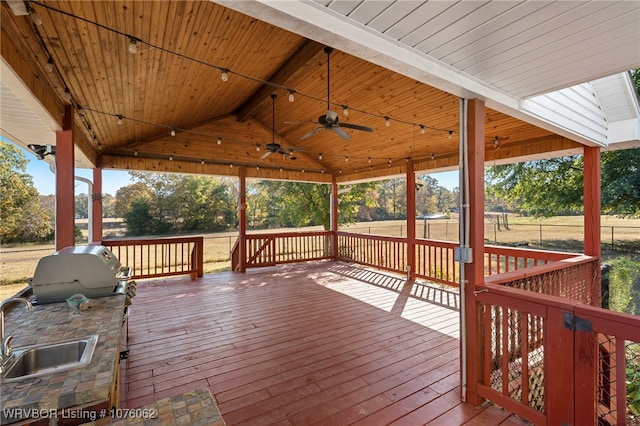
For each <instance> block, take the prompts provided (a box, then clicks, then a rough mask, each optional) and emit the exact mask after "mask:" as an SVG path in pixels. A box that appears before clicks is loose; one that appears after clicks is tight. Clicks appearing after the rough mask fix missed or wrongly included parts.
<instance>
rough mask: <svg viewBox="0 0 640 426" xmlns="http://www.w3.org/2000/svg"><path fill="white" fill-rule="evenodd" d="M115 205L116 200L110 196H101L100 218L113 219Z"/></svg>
mask: <svg viewBox="0 0 640 426" xmlns="http://www.w3.org/2000/svg"><path fill="white" fill-rule="evenodd" d="M115 203H116V199H115V197H114V196H113V195H111V194H103V195H102V216H103V217H115Z"/></svg>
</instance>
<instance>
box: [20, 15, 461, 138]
mask: <svg viewBox="0 0 640 426" xmlns="http://www.w3.org/2000/svg"><path fill="white" fill-rule="evenodd" d="M39 6H42V7H44V8H46V9H48V10H50V11H54V12H57V13H61V14H65V15H67V16H70V17H72V18H74V19H78V20H82V21H84V22H86V23H89V24H92V25H95V26H97V27H99V28H101V29H103V30H106V31H110V32H112V33H115V34H119V35H121V36H124V37H127V38H128V39H129V51H130V52H131V53H135V52H136V51H137V45H138V44H140V43H143V44H145V45H148V46H149V47H152V48H155V49H158V50H161V51H163V52H165V53H169V54H172V55H175V56H178V57H180V58H182V59H186V60H189V61H193V62H197V63H199V64H201V65H205V66H208V67H211V68H216V69H218V70H219V71H220V72H221V78H222V80H223V81H227V80H228V74H229V73H230V72H232V71H231V70H230V69H228V68H226V67H220V66H218V65H214V64H210V63H207V62H205V61H202V60H200V59H197V58H193V57H190V56H188V55H185V54H182V53H179V52H175V51H172V50H170V49H167V48H165V47H162V46H159V45H156V44H153V43H149V42H145V41H143V40H141V39H139V38H136V37H134V36H131V35H128V34H126V33H123V32H121V31H118V30H116V29H114V28H110V27H108V26H106V25H104V24H100V23H98V22H96V21H92V20H89V19H87V18H82V17H80V16H77V15H74V14H72V13H68V12H64V11H62V10H60V9H56V8H55V7H51V6H49V5H47V4H39ZM29 14H30V15H31V19H32V20H33V21H34V23H35V24H36V25H40V24H41V23H42V19H41V18H40V16H39V15H38V13H37V12H36V11H35V10H33V8H31V7H30V8H29ZM233 73H234V74H235V75H237V76H240V77H242V78H245V79H248V80H251V81H254V82H259V83H262V84H265V85H268V86H271V87H274V88H277V89H280V90H286V91H288V92H290V93H299V94H302V95H303V96H305V97H308V98H310V99H314V100H318V101H327V100H326V99H320V98H317V97H315V96H312V95H308V94H304V93H300V92H297V91H296V90H295V89H291V88H285V87H283V86H280V85H278V84H275V83H272V82H270V81H267V80H262V79H259V78H256V77H251V76H248V75H244V74H242V73H239V72H235V71H234V72H233ZM337 105H340V104H337ZM341 106H342V107H343V115H344V116H347V115H348V108H347V106H346V105H341ZM356 111H359V112H362V113H364V114H368V115H370V116H376V117H383V116H381V115H378V114H374V113H370V112H367V111H363V110H358V109H356ZM383 118H384V119H385V125H386V126H387V127H388V126H390V125H391V123H390V120H391V117H389V116H384V117H383ZM394 120H395V121H398V122H400V123H403V124H409V125H414V126H415V125H418V124H416V123H411V122H407V121H404V120H399V119H394ZM424 127H425V128H429V129H432V130H435V131H440V132H448V134H449V139H451V136H452V134H453V131H452V130H446V129H441V128H436V127H432V126H424Z"/></svg>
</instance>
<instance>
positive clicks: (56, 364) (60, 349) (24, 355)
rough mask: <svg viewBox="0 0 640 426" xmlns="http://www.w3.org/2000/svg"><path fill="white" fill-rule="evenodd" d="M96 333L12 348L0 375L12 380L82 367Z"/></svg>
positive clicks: (88, 360) (96, 341)
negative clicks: (11, 359) (3, 371)
mask: <svg viewBox="0 0 640 426" xmlns="http://www.w3.org/2000/svg"><path fill="white" fill-rule="evenodd" d="M97 343H98V335H97V334H94V335H91V336H88V337H84V338H81V339H74V340H65V341H61V342H55V343H46V344H42V345H34V346H25V347H22V348H16V349H15V350H14V358H13V361H11V363H10V364H9V365H8V366H7V369H6V371H5V373H4V374H3V375H2V378H3V381H5V382H14V381H18V380H24V379H27V378H31V377H38V376H43V375H45V374H50V373H56V372H59V371H65V370H71V369H73V368H79V367H84V366H86V365H87V364H89V363H90V362H91V358H92V357H93V351H94V350H95V348H96V344H97Z"/></svg>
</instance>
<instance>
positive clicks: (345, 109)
mask: <svg viewBox="0 0 640 426" xmlns="http://www.w3.org/2000/svg"><path fill="white" fill-rule="evenodd" d="M342 115H344V116H345V117H348V116H349V107H348V106H346V105H342Z"/></svg>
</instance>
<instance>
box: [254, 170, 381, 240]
mask: <svg viewBox="0 0 640 426" xmlns="http://www.w3.org/2000/svg"><path fill="white" fill-rule="evenodd" d="M258 185H260V186H262V187H263V188H264V189H265V190H266V191H267V193H268V194H270V196H271V202H269V203H268V205H267V206H266V210H267V219H266V220H265V223H266V224H267V225H269V226H272V227H275V226H287V227H301V226H314V225H322V226H323V227H324V229H330V227H331V223H330V212H329V211H330V199H331V198H330V195H331V194H330V192H331V186H330V185H326V184H314V183H303V182H283V181H260V182H259V184H258ZM373 185H374V184H373V183H361V184H357V185H352V186H350V189H349V190H348V191H345V192H344V193H342V194H340V195H339V197H338V198H339V202H338V210H339V215H338V216H339V221H340V223H341V224H347V223H353V222H354V221H355V218H356V216H357V214H358V211H359V206H360V204H362V200H363V199H364V195H365V194H366V193H367V191H368V189H370V188H371V187H372V186H373ZM345 189H346V188H345ZM247 198H248V201H250V200H249V197H247Z"/></svg>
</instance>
